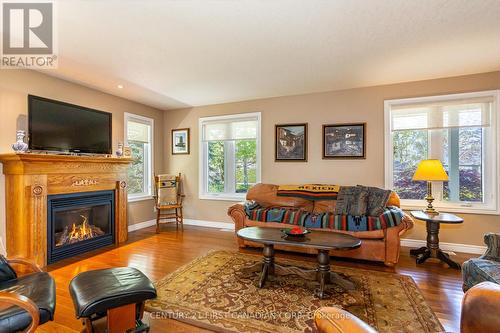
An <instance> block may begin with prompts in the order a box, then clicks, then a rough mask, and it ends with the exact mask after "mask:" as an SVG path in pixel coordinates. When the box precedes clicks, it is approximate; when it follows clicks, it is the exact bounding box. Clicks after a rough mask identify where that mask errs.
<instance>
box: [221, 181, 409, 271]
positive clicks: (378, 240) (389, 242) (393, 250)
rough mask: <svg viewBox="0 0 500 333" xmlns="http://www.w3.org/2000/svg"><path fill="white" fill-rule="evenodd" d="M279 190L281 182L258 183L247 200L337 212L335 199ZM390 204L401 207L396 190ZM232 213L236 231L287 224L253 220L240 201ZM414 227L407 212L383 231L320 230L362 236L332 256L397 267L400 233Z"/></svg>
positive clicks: (297, 248)
mask: <svg viewBox="0 0 500 333" xmlns="http://www.w3.org/2000/svg"><path fill="white" fill-rule="evenodd" d="M277 190H278V186H277V185H272V184H257V185H255V186H253V187H252V188H250V189H249V191H248V193H247V196H246V199H247V200H254V201H256V202H257V203H258V204H259V205H261V206H262V207H271V206H273V207H274V206H279V207H292V208H300V209H302V210H305V211H310V212H315V213H319V212H333V211H334V209H335V203H336V201H335V200H319V201H312V200H307V199H303V198H295V197H282V196H278V195H277ZM387 205H388V206H397V207H399V206H400V200H399V197H398V195H397V194H396V193H395V192H393V193H392V195H391V197H390V198H389V202H388V203H387ZM228 215H229V216H231V218H232V219H233V221H234V224H235V229H236V231H238V230H239V229H241V228H245V227H250V226H261V227H269V228H283V226H284V225H283V224H282V223H275V222H259V221H253V220H250V219H249V218H248V217H247V215H246V213H245V207H244V203H238V204H235V205H232V206H231V207H229V209H228ZM412 227H413V220H412V218H411V217H410V216H409V215H407V214H405V216H404V218H403V220H402V222H401V224H399V225H398V226H395V227H391V228H387V229H383V230H373V231H359V232H352V231H340V230H330V229H318V230H326V231H328V232H340V233H346V234H351V235H353V236H355V237H358V238H359V239H361V246H360V247H359V248H357V249H353V250H347V251H339V250H332V251H331V252H330V255H332V256H337V257H348V258H356V259H365V260H372V261H382V262H384V264H385V265H387V266H394V265H395V264H397V262H398V260H399V249H400V236H401V235H403V234H404V233H405V232H406V230H408V229H411V228H412ZM312 230H314V229H312ZM238 244H239V246H240V247H245V246H255V247H258V246H259V245H258V244H255V243H252V242H249V241H245V240H243V239H240V238H238ZM276 249H281V250H289V251H297V252H307V253H314V252H313V251H314V250H312V249H306V248H299V247H287V246H276Z"/></svg>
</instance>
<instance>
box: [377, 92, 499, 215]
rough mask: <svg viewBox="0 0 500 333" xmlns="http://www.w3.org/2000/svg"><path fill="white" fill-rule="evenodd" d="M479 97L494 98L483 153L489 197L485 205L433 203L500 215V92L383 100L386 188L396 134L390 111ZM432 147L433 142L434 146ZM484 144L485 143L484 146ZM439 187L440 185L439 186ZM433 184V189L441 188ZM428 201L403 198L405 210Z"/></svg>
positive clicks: (451, 209)
mask: <svg viewBox="0 0 500 333" xmlns="http://www.w3.org/2000/svg"><path fill="white" fill-rule="evenodd" d="M477 97H492V98H493V103H492V107H491V125H490V127H489V128H488V131H489V133H488V135H487V136H486V137H485V138H484V141H487V140H488V146H489V147H488V150H486V149H485V150H484V151H483V154H484V159H483V170H484V174H483V175H484V176H483V193H484V197H485V198H487V200H485V201H484V202H482V203H473V202H460V203H457V202H446V201H439V200H436V201H434V202H433V205H434V207H436V208H437V209H440V210H443V211H447V212H454V213H472V214H491V215H500V197H499V195H500V182H499V181H500V142H499V140H500V134H499V133H498V131H499V129H500V126H499V117H500V90H487V91H478V92H471V93H460V94H449V95H438V96H426V97H416V98H403V99H391V100H384V177H385V180H384V182H385V187H386V188H391V189H392V188H393V177H394V173H393V171H394V170H393V163H394V161H393V156H394V151H393V142H392V137H393V132H392V112H391V108H392V107H393V106H396V105H398V106H399V105H405V104H417V103H431V102H439V101H450V100H461V99H468V98H477ZM431 145H432V143H431ZM484 145H485V143H484V142H483V146H484ZM438 184H440V183H439V182H437V184H436V185H438ZM436 185H434V186H433V188H439V187H440V186H436ZM424 206H425V200H424V199H423V198H422V200H410V199H401V207H402V208H403V209H422V207H424Z"/></svg>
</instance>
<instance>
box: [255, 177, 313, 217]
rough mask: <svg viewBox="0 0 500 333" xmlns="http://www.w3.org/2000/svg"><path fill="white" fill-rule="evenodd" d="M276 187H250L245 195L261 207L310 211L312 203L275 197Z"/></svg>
mask: <svg viewBox="0 0 500 333" xmlns="http://www.w3.org/2000/svg"><path fill="white" fill-rule="evenodd" d="M277 192H278V185H272V184H257V185H254V186H252V187H251V188H250V189H249V190H248V193H247V200H254V201H256V202H257V203H259V205H261V206H262V207H270V206H281V207H294V208H301V209H303V210H306V211H309V212H310V211H312V209H313V202H312V201H311V200H306V199H303V198H294V197H281V196H278V195H277Z"/></svg>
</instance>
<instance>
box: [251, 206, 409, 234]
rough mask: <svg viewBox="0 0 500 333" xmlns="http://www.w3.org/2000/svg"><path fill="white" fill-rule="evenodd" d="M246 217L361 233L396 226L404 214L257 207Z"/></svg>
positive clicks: (393, 209) (396, 210) (393, 210)
mask: <svg viewBox="0 0 500 333" xmlns="http://www.w3.org/2000/svg"><path fill="white" fill-rule="evenodd" d="M247 215H248V218H249V219H250V220H253V221H259V222H271V223H282V224H289V225H299V226H303V227H306V228H319V229H330V230H343V231H353V232H361V231H373V230H383V229H386V228H390V227H394V226H397V225H399V224H400V223H401V221H402V219H403V216H404V213H403V211H402V210H401V209H399V208H397V207H389V208H386V209H385V211H384V212H383V213H382V214H381V215H380V216H378V217H374V216H352V215H335V214H333V213H312V212H308V211H304V210H301V209H296V208H289V207H258V208H254V209H250V210H248V212H247Z"/></svg>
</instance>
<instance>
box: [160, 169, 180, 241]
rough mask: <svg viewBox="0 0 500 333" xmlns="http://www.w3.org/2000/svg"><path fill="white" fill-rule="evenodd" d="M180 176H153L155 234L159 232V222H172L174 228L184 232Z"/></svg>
mask: <svg viewBox="0 0 500 333" xmlns="http://www.w3.org/2000/svg"><path fill="white" fill-rule="evenodd" d="M181 187H182V186H181V174H180V173H179V174H178V175H169V174H163V175H156V176H155V202H156V233H159V232H160V221H161V220H167V221H166V222H164V223H169V222H174V221H175V225H176V228H177V229H179V223H180V225H181V230H183V231H184V224H183V222H184V219H183V216H182V199H183V198H184V197H185V195H184V194H181ZM172 220H174V221H172Z"/></svg>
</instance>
